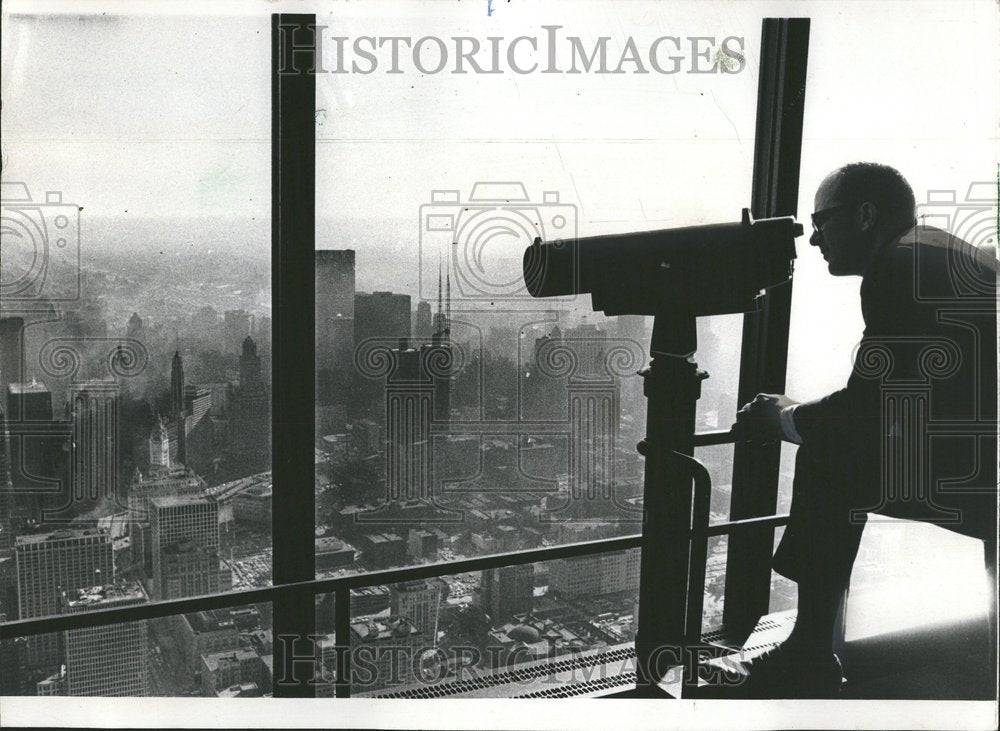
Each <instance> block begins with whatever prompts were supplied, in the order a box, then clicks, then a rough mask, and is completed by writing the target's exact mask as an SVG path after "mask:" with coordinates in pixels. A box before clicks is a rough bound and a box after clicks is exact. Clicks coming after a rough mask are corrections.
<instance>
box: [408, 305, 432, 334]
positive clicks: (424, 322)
mask: <svg viewBox="0 0 1000 731" xmlns="http://www.w3.org/2000/svg"><path fill="white" fill-rule="evenodd" d="M433 334H434V324H433V322H432V319H431V305H430V302H427V301H426V300H420V302H419V303H417V314H416V316H415V317H414V321H413V337H415V338H416V339H417V340H420V341H424V342H426V341H428V340H430V339H431V335H433Z"/></svg>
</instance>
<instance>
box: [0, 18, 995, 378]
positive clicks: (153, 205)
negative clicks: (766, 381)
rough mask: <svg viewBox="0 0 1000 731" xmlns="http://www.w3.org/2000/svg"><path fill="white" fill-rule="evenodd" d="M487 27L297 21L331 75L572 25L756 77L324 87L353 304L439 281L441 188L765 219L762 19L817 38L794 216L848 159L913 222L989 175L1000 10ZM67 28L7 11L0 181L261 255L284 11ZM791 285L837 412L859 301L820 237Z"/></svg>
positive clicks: (165, 234) (583, 206) (320, 100)
mask: <svg viewBox="0 0 1000 731" xmlns="http://www.w3.org/2000/svg"><path fill="white" fill-rule="evenodd" d="M493 5H494V8H495V9H494V13H493V15H492V16H488V15H487V13H486V2H485V0H483V2H475V1H471V2H470V1H468V0H463V2H460V3H459V2H451V0H440V1H437V2H424V3H392V2H367V3H356V2H351V3H347V2H335V3H326V4H323V3H315V4H311V3H292V4H291V5H288V6H286V9H294V10H296V11H298V12H304V11H308V10H315V12H317V14H318V17H319V19H320V22H321V23H325V24H326V25H328V26H330V27H329V29H328V30H327V31H326V34H327V36H326V38H327V41H326V53H327V59H329V58H330V54H331V53H332V52H333V50H332V49H333V45H332V43H331V42H329V38H332V37H333V36H334V35H338V36H347V37H348V38H350V39H353V38H356V37H357V36H360V35H372V36H381V37H385V36H393V35H402V36H410V37H414V38H416V37H420V36H424V35H436V36H440V37H442V38H445V39H449V38H451V37H453V36H462V35H468V36H473V37H476V38H479V39H485V38H486V37H487V36H491V35H495V36H501V37H503V38H505V39H508V40H509V39H511V38H513V37H515V36H517V35H530V36H534V37H537V38H542V37H543V36H544V31H543V30H542V28H541V26H542V25H561V26H563V28H562V30H561V31H560V35H561V37H563V36H566V35H575V36H580V37H581V38H582V39H583V40H584V41H585V42H587V43H588V44H589V43H593V42H594V40H595V38H596V36H599V35H607V36H610V38H611V42H610V44H609V56H610V57H611V58H612V59H613V60H612V63H614V59H616V58H617V56H618V55H619V54H620V53H621V49H622V47H623V44H624V43H625V41H626V39H627V38H629V37H634V38H635V39H636V40H637V42H638V43H639V46H640V48H643V47H644V44H645V46H648V44H649V42H650V41H651V40H652V39H654V38H656V37H658V36H660V35H676V36H680V37H686V36H692V35H705V36H716V37H718V38H721V37H724V36H728V35H737V36H742V37H744V38H745V43H746V45H745V55H746V59H747V64H746V68H745V69H744V70H743V71H742V72H741V73H739V74H732V75H720V74H714V75H713V74H710V75H695V74H686V73H679V74H675V75H667V76H665V75H659V74H648V75H636V74H624V75H595V74H580V75H577V76H568V75H565V74H557V75H546V74H540V73H533V74H527V75H523V76H519V75H515V74H512V73H509V72H508V73H504V74H501V75H495V76H488V75H465V76H457V75H454V74H446V73H441V74H436V75H423V74H420V73H419V72H417V71H416V70H414V69H413V68H412V66H411V65H407V64H404V66H406V69H407V70H406V72H405V73H403V74H398V75H394V74H383V73H382V69H379V71H378V72H377V73H374V74H371V75H361V74H350V73H349V74H336V75H335V74H328V75H325V76H321V77H320V78H319V79H318V84H317V135H318V139H319V144H318V149H317V168H318V169H317V173H318V183H317V193H316V195H317V209H318V214H319V217H320V223H319V226H318V229H317V245H318V246H319V247H322V248H347V247H352V248H354V249H356V250H357V258H358V273H357V279H358V287H359V288H360V289H396V290H397V291H405V292H409V293H411V294H414V293H416V292H417V289H418V277H419V272H420V271H421V256H423V258H424V260H425V264H426V260H427V259H428V256H429V258H430V261H431V262H432V264H431V265H432V267H433V270H434V272H435V274H436V257H437V253H438V251H441V250H442V248H441V247H444V248H447V241H446V240H445V239H442V238H434V237H433V236H427V235H425V234H426V232H422V231H421V219H420V214H421V206H422V205H425V204H428V203H430V201H431V193H432V191H433V190H436V189H454V190H459V191H460V192H461V195H462V196H463V198H462V200H464V199H465V197H467V195H468V193H469V192H470V191H471V188H472V185H473V184H474V183H475V182H477V181H498V180H499V181H520V182H523V183H524V185H525V188H526V191H527V193H528V196H529V198H530V199H531V201H533V202H537V201H540V200H541V198H542V195H543V193H544V192H545V191H556V192H558V194H559V196H560V203H561V204H562V209H561V210H563V211H569V212H570V217H571V218H573V219H575V222H576V223H575V226H576V230H577V231H578V232H579V233H582V234H593V233H604V232H610V231H623V230H634V229H649V228H661V227H667V226H676V225H682V224H690V223H705V222H713V221H726V220H736V219H737V218H738V216H739V211H740V209H741V208H742V207H743V206H744V205H747V204H748V202H749V195H750V168H751V165H752V155H753V129H754V116H755V106H754V100H755V96H756V89H757V83H758V79H757V63H758V58H759V32H760V22H761V18H762V17H764V16H769V15H781V14H783V13H784V14H792V15H797V16H811V17H812V19H813V22H812V30H811V37H810V59H809V79H808V83H809V87H808V91H807V97H806V116H805V139H804V143H803V154H802V176H801V181H802V187H801V191H802V192H801V196H800V209H799V216H800V218H802V219H806V216H807V214H808V212H809V211H810V210H811V204H812V193H813V191H814V190H815V187H816V185H817V184H818V183H819V181H820V180H821V179H822V177H823V175H825V174H826V173H827V172H828V171H829V170H831V169H833V168H834V167H836V166H837V165H840V164H842V163H844V162H848V161H852V160H858V159H873V160H879V161H883V162H887V163H889V164H893V165H896V166H897V167H899V168H900V170H902V171H903V172H904V174H906V175H907V177H908V178H909V179H910V180H911V182H912V184H913V187H914V189H915V191H916V194H917V198H918V200H922V199H925V198H926V196H927V193H928V191H929V190H935V189H942V188H944V189H947V188H951V189H957V190H958V197H959V198H962V197H963V196H964V192H965V189H966V188H967V186H968V184H969V183H970V182H973V181H976V180H986V181H990V180H993V179H994V176H995V170H996V155H997V150H996V126H995V125H996V119H997V116H998V115H997V111H998V106H997V90H996V85H995V84H992V83H990V79H991V78H995V73H994V71H993V70H995V69H996V68H997V66H998V61H997V50H996V43H995V40H996V37H995V36H996V20H997V14H996V13H997V11H996V5H995V4H994V3H988V2H952V3H919V2H918V3H902V4H901V3H894V2H877V1H875V2H865V3H842V2H833V1H830V2H813V3H809V2H802V3H791V4H789V3H766V2H751V1H747V2H724V3H710V2H697V3H693V2H688V3H675V2H668V3H651V2H641V1H635V2H617V3H613V4H610V3H593V2H535V3H527V2H523V3H501V2H494V3H493ZM52 6H53V4H52V3H48V4H42V3H38V2H24V1H22V2H13V3H5V5H4V9H5V11H6V12H8V13H13V14H11V15H6V16H5V18H4V27H3V77H2V94H3V101H4V105H3V110H2V123H3V161H4V171H3V179H4V180H5V181H11V180H23V181H25V182H27V183H28V184H29V186H30V188H31V190H32V192H33V193H34V195H35V196H36V197H38V196H39V195H41V194H43V192H44V191H45V190H62V191H63V192H64V196H65V198H66V199H67V200H72V201H74V202H78V203H79V204H80V205H83V206H84V208H85V210H84V214H83V215H84V217H85V220H84V225H85V226H86V225H87V222H88V221H89V222H90V225H91V228H92V229H94V228H95V227H96V229H98V230H99V229H100V227H99V225H98V224H99V222H100V221H101V219H103V220H105V221H110V222H114V224H115V225H116V226H117V227H125V228H126V229H127V228H128V225H129V223H128V222H129V220H130V217H136V218H143V219H149V218H156V219H163V220H164V227H163V231H162V233H161V234H160V235H159V236H158V237H156V238H157V241H156V246H163V245H169V244H170V240H171V227H172V226H176V227H178V230H181V229H183V230H184V233H183V235H179V236H177V239H178V241H180V240H182V239H183V241H184V244H183V245H186V246H189V245H190V240H191V239H192V236H195V237H196V236H197V232H198V230H199V228H198V225H197V224H195V225H194V226H193V227H192V225H191V224H190V221H188V222H186V223H185V222H184V219H191V218H194V219H198V218H200V217H214V218H222V217H225V218H231V219H233V220H235V221H241V222H244V223H245V226H246V228H245V229H240V228H239V226H240V225H242V224H238V225H237V226H236V227H235V228H233V232H234V233H233V239H234V240H237V239H238V240H239V241H240V242H242V241H244V240H245V241H253V242H254V243H253V246H254V247H259V248H260V249H261V251H262V253H263V252H264V251H265V250H266V241H267V235H268V231H269V210H270V185H269V184H270V177H269V176H270V169H269V168H270V157H269V155H270V150H269V136H270V85H269V64H270V48H269V43H270V40H269V33H270V21H269V15H268V14H269V13H270V12H271V11H272V10H274V9H276V8H280V7H283V6H281V4H280V3H255V2H246V3H241V4H238V5H232V4H229V5H224V4H221V3H220V4H218V5H213V6H212V10H211V12H212V13H215V14H214V15H204V14H203V13H205V12H206V11H204V10H199V9H198V7H199V6H197V5H193V4H190V3H174V4H170V5H164V4H162V3H161V4H156V3H144V4H142V5H141V6H140V5H137V4H135V3H110V4H109V3H104V4H103V5H102V6H101V7H104V8H109V9H111V10H112V11H113V12H117V13H118V15H116V16H102V15H100V14H96V15H95V14H88V13H87V12H86V11H87V9H88V6H89V7H93V5H88V3H83V4H75V5H73V10H74V12H75V14H73V15H68V14H62V15H60V14H52V13H50V12H49V9H50V8H51V7H52ZM137 8H141V10H142V12H143V13H146V14H145V15H135V14H134V12H135V10H136V9H137ZM234 8H235V10H234ZM165 9H166V10H170V11H172V12H169V13H168V12H166V11H165ZM130 12H131V13H133V14H131V15H129V14H128V13H130ZM32 13H37V14H35V15H32ZM80 13H83V14H80ZM195 13H201V14H200V15H195ZM350 42H351V41H349V42H348V43H350ZM559 53H560V54H565V53H566V47H565V46H560V51H559ZM380 56H381V59H382V62H383V65H384V64H385V56H384V55H381V54H380ZM350 58H351V57H350V55H349V56H348V59H350ZM560 59H561V61H560V62H561V64H562V65H563V66H565V62H564V60H563V59H564V55H561V56H560ZM541 60H543V59H541ZM326 65H328V66H329V65H330V64H329V63H327V64H326ZM547 210H554V209H547ZM231 228H232V227H231ZM192 230H193V232H194V233H193V234H192ZM212 230H213V231H215V230H218V226H214V227H212ZM243 232H245V233H243ZM116 240H117V241H124V240H130V239H128V238H127V237H118V238H117V239H116ZM142 240H145V239H144V238H142V237H140V241H142ZM132 241H133V242H134V239H132ZM96 243H99V242H92V244H95V245H96ZM209 243H211V242H209ZM221 243H223V244H225V243H226V242H221ZM524 243H525V242H523V241H520V240H516V239H514V238H513V237H508V238H507V239H504V238H503V237H500V238H498V239H495V240H493V241H492V242H491V244H490V246H489V247H487V248H486V249H485V250H484V252H483V262H484V266H486V267H487V273H488V275H489V276H492V275H493V274H494V273H495V275H496V276H497V277H498V279H502V278H504V276H506V275H508V274H510V270H511V269H513V270H515V273H516V262H517V258H518V257H519V256H520V250H521V246H522V245H523V244H524ZM133 245H136V244H135V243H133ZM178 245H180V244H178ZM206 245H207V244H206ZM435 247H438V248H435ZM490 267H493V269H491V268H490ZM505 267H506V269H505ZM796 271H797V283H796V295H795V310H794V314H793V329H792V352H791V356H790V359H791V360H790V369H789V384H790V386H789V387H790V389H793V388H798V389H799V390H800V391H801V392H803V393H805V395H818V394H820V393H823V392H824V391H825V390H827V389H828V388H829V387H831V386H832V385H835V384H836V383H838V382H839V381H840V380H841V379H842V378H843V376H844V375H845V374H846V373H847V371H848V369H849V368H850V354H851V350H852V348H853V346H854V344H855V343H856V342H857V338H858V336H859V333H860V316H859V314H858V308H857V284H858V281H857V280H856V279H853V278H848V279H839V280H836V279H833V278H831V277H829V276H828V275H827V274H826V271H825V266H824V264H823V262H822V260H821V259H820V257H819V255H818V253H817V252H815V251H813V250H811V248H810V247H809V246H808V245H806V242H805V239H801V240H800V242H799V260H798V262H797V270H796ZM501 275H503V276H501ZM434 283H436V279H432V286H433V284H434ZM426 284H427V282H426V281H425V282H424V285H425V287H424V292H423V293H424V294H425V295H426V294H427V288H426ZM818 324H821V325H822V327H817V325H818ZM817 349H819V350H817ZM817 352H822V353H824V354H825V355H824V358H823V359H822V361H823V365H822V367H817V366H816V363H815V362H816V353H817Z"/></svg>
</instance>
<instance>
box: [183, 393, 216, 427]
mask: <svg viewBox="0 0 1000 731" xmlns="http://www.w3.org/2000/svg"><path fill="white" fill-rule="evenodd" d="M211 410H212V390H211V389H209V388H206V387H205V386H195V385H194V384H188V385H186V386H185V387H184V411H185V412H186V413H187V418H188V426H187V430H186V431H187V432H188V433H190V432H191V430H192V429H193V428H195V427H197V426H198V424H200V423H201V420H202V419H204V418H205V417H206V416H208V414H209V412H210V411H211Z"/></svg>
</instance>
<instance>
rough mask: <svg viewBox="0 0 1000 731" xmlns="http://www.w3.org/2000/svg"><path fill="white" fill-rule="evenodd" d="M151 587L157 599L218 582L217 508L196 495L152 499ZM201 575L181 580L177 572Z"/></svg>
mask: <svg viewBox="0 0 1000 731" xmlns="http://www.w3.org/2000/svg"><path fill="white" fill-rule="evenodd" d="M149 523H150V531H151V533H152V553H153V583H152V591H151V593H152V595H153V597H154V598H156V599H167V598H179V597H177V596H171V594H172V592H178V591H184V590H190V589H191V587H214V589H212V588H209V589H207V590H206V591H218V586H219V585H218V581H219V574H220V571H219V556H218V553H219V506H218V505H217V504H216V503H214V502H212V501H210V500H206V499H205V498H203V497H199V496H197V495H172V496H166V497H154V498H151V499H150V501H149ZM192 571H199V572H201V573H200V574H199V575H197V576H188V577H181V576H179V573H180V572H192Z"/></svg>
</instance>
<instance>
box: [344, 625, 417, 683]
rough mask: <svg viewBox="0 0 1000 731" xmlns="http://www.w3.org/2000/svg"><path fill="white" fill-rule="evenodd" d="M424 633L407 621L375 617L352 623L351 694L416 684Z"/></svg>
mask: <svg viewBox="0 0 1000 731" xmlns="http://www.w3.org/2000/svg"><path fill="white" fill-rule="evenodd" d="M421 636H422V634H421V631H420V629H419V628H417V627H416V626H414V625H413V623H412V622H409V621H408V620H406V619H405V618H403V617H395V616H389V617H380V616H372V617H367V618H358V619H357V620H356V621H354V622H351V640H350V642H351V652H352V654H353V656H354V657H356V658H357V659H356V660H355V661H354V663H353V664H352V665H351V693H352V694H357V695H365V694H368V693H374V692H375V691H378V690H382V689H383V688H389V687H393V686H397V685H407V684H408V683H412V682H413V681H414V679H415V677H416V673H415V669H416V667H417V666H418V664H419V662H418V660H417V657H416V655H417V654H418V653H420V652H421V650H423V649H424V647H423V643H422V642H421ZM354 653H356V654H354Z"/></svg>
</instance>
